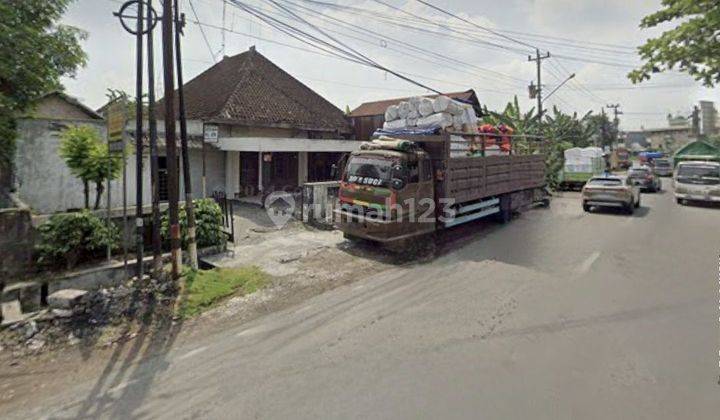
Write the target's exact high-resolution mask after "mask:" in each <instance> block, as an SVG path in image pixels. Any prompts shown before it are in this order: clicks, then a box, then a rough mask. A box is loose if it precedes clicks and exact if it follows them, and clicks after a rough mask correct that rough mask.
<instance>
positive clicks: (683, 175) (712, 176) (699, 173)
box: [677, 165, 720, 185]
mask: <svg viewBox="0 0 720 420" xmlns="http://www.w3.org/2000/svg"><path fill="white" fill-rule="evenodd" d="M677 180H678V182H681V183H685V184H699V185H718V184H720V168H719V167H717V166H713V165H680V168H679V169H678V174H677Z"/></svg>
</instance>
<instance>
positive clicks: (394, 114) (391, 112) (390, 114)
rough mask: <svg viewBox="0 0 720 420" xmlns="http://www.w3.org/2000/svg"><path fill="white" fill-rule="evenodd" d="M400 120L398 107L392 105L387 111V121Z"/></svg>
mask: <svg viewBox="0 0 720 420" xmlns="http://www.w3.org/2000/svg"><path fill="white" fill-rule="evenodd" d="M398 118H400V115H399V114H398V107H397V105H390V106H389V107H387V109H386V110H385V121H395V120H397V119H398Z"/></svg>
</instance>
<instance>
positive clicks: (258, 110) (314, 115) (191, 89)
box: [156, 48, 350, 133]
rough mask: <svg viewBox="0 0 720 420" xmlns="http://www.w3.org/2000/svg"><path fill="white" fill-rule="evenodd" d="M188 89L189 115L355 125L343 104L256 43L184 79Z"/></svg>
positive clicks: (333, 127) (342, 127)
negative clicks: (267, 54)
mask: <svg viewBox="0 0 720 420" xmlns="http://www.w3.org/2000/svg"><path fill="white" fill-rule="evenodd" d="M184 93H185V110H186V112H187V118H188V119H202V120H206V121H215V122H223V121H226V122H229V123H232V122H235V123H239V124H247V125H255V126H263V127H268V126H269V127H277V126H283V127H284V126H287V127H293V128H301V129H314V130H327V131H339V132H343V133H347V132H349V131H350V124H349V122H348V120H347V119H346V118H345V114H344V113H343V112H342V111H341V110H340V109H339V108H337V107H336V106H335V105H333V104H332V103H330V102H328V101H327V100H326V99H324V98H323V97H321V96H320V95H318V94H317V93H315V92H314V91H313V90H312V89H310V88H309V87H307V86H305V85H304V84H302V83H301V82H300V81H298V80H297V79H295V78H294V77H292V76H291V75H290V74H288V73H287V72H285V71H284V70H282V69H281V68H279V67H278V66H276V65H275V64H273V63H272V62H271V61H270V60H268V59H267V58H265V57H264V56H263V55H262V54H260V53H258V52H257V51H255V49H254V48H251V49H250V50H249V51H246V52H244V53H241V54H238V55H235V56H233V57H225V58H224V59H223V60H222V61H220V62H219V63H217V64H215V65H214V66H213V67H211V68H209V69H208V70H206V71H205V72H203V73H201V74H200V75H198V76H197V77H195V78H194V79H192V80H191V81H189V82H187V83H185V90H184ZM175 102H176V103H177V98H176V100H175ZM176 106H177V105H176ZM162 107H163V104H162V100H161V101H159V102H158V104H157V108H156V109H157V110H158V113H159V114H160V115H161V114H162Z"/></svg>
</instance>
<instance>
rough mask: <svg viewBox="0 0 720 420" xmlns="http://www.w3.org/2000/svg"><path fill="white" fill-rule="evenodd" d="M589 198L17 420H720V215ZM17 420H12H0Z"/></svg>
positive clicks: (83, 389) (76, 391)
mask: <svg viewBox="0 0 720 420" xmlns="http://www.w3.org/2000/svg"><path fill="white" fill-rule="evenodd" d="M580 207H581V206H580V202H579V201H578V199H577V195H575V194H567V196H566V197H564V198H558V199H556V200H554V202H553V204H552V206H551V208H550V209H536V210H532V211H529V212H527V213H525V214H523V215H521V216H520V217H518V218H517V219H515V220H513V221H512V222H511V223H510V224H507V225H502V226H500V225H485V226H483V227H482V229H478V230H479V232H477V233H476V239H475V240H473V241H471V242H469V243H466V244H464V246H463V247H462V248H460V249H458V250H456V251H454V252H449V253H447V254H446V255H444V256H443V257H441V258H438V259H436V260H434V261H432V262H431V263H426V264H420V265H416V266H412V267H403V268H395V269H391V270H390V271H387V272H384V273H382V274H380V275H376V276H372V277H369V278H367V279H365V280H362V281H359V282H356V283H354V284H352V285H350V286H348V287H341V288H338V289H335V290H333V291H331V292H328V293H325V294H323V295H320V296H317V297H315V298H313V299H311V300H308V301H306V302H305V303H304V304H302V305H301V306H297V307H294V308H291V309H288V310H284V311H281V312H277V313H274V314H271V315H269V316H266V317H263V318H261V319H258V320H256V321H253V322H252V323H250V324H245V325H242V326H235V327H232V326H229V327H228V328H227V329H226V330H224V331H223V332H221V333H218V334H215V335H212V336H210V337H208V338H207V339H205V340H202V341H200V342H195V343H189V344H184V345H182V346H178V347H173V346H169V348H168V349H167V350H166V351H164V352H161V353H160V354H159V355H157V356H156V357H154V358H152V359H150V360H147V361H145V362H143V363H140V364H138V365H132V366H128V365H125V364H123V363H122V361H121V360H110V361H108V365H107V367H106V368H105V369H104V370H102V371H98V372H97V375H96V376H95V377H93V378H91V379H90V380H87V381H82V382H80V383H72V384H68V386H67V389H66V390H65V391H64V392H60V393H58V394H57V395H54V396H52V397H49V398H47V399H43V400H38V401H37V402H36V404H35V408H33V409H28V410H21V411H14V412H9V413H6V415H7V416H9V417H16V418H37V417H49V418H77V417H81V418H97V417H107V418H121V417H122V418H124V417H135V418H168V419H180V418H192V417H198V418H213V419H220V418H243V419H250V418H263V419H264V418H268V419H281V418H282V419H284V418H292V419H318V418H337V419H349V418H363V419H365V418H381V419H399V418H400V419H402V418H408V419H417V418H433V419H434V418H443V419H454V418H463V419H468V418H472V419H477V418H483V419H554V420H555V419H579V418H581V419H644V418H648V419H680V418H696V419H718V418H720V385H718V374H719V373H720V370H719V368H718V356H719V351H720V343H719V326H720V325H719V324H718V317H719V316H720V313H719V311H718V298H719V296H718V276H719V274H718V270H719V269H720V268H719V264H720V261H719V254H720V208H703V207H684V206H679V205H677V204H675V202H674V200H673V198H672V194H670V193H669V192H666V193H662V194H657V195H653V194H644V195H643V207H642V208H641V209H640V210H639V211H638V212H637V213H636V214H635V215H634V216H632V217H628V216H625V215H622V214H620V213H617V212H603V213H592V214H585V213H583V212H582V210H581V208H580ZM3 417H5V415H3Z"/></svg>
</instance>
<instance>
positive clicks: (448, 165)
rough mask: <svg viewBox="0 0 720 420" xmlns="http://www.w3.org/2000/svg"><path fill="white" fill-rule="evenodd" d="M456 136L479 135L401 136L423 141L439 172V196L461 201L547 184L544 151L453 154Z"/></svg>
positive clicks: (436, 191) (436, 188)
mask: <svg viewBox="0 0 720 420" xmlns="http://www.w3.org/2000/svg"><path fill="white" fill-rule="evenodd" d="M457 136H460V137H477V136H476V135H469V134H463V135H460V133H456V134H454V135H452V133H444V134H439V135H431V136H398V138H403V139H406V140H410V141H414V142H416V143H419V144H422V147H423V149H424V150H425V151H426V152H427V153H428V155H429V156H430V158H431V160H432V164H433V169H434V170H435V172H436V183H435V197H436V199H440V198H452V199H454V200H455V203H457V204H461V203H465V202H468V201H473V200H479V199H482V198H486V197H492V196H495V195H501V194H506V193H510V192H515V191H520V190H525V189H531V188H539V187H543V186H544V185H545V155H541V154H540V155H514V154H509V155H502V156H462V157H451V154H452V153H451V150H452V145H453V143H458V141H457V140H453V138H457ZM459 143H462V141H460V142H459ZM481 143H482V142H481ZM511 153H512V152H511ZM438 175H439V177H438Z"/></svg>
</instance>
